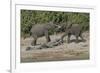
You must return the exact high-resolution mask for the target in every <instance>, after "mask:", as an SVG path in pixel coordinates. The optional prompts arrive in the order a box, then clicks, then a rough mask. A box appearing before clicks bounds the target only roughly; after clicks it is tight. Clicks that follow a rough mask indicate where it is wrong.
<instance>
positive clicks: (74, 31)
mask: <svg viewBox="0 0 100 73" xmlns="http://www.w3.org/2000/svg"><path fill="white" fill-rule="evenodd" d="M72 25H73V26H72ZM72 25H71V26H70V27H68V28H67V29H66V31H65V33H64V34H63V35H62V37H61V40H62V42H63V38H64V37H65V36H67V35H68V40H67V42H68V43H70V37H71V35H74V36H75V37H76V43H78V37H80V38H81V39H82V41H84V38H83V37H82V32H83V27H82V26H79V25H78V24H72Z"/></svg>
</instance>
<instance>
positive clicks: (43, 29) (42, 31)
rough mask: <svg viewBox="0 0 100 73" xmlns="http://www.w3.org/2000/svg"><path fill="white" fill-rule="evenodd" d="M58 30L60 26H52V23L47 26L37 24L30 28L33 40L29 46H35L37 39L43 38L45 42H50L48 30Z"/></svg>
mask: <svg viewBox="0 0 100 73" xmlns="http://www.w3.org/2000/svg"><path fill="white" fill-rule="evenodd" d="M55 28H60V26H58V25H56V24H53V23H52V22H50V23H48V24H37V25H34V26H33V27H32V28H31V36H32V37H33V38H34V40H33V41H32V43H31V45H36V42H37V39H38V38H39V37H42V36H45V37H46V40H47V42H50V41H51V39H50V36H49V30H51V29H55Z"/></svg>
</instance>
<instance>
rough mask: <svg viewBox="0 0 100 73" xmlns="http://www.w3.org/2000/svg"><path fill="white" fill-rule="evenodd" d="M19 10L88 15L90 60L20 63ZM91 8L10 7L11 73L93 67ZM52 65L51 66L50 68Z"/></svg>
mask: <svg viewBox="0 0 100 73" xmlns="http://www.w3.org/2000/svg"><path fill="white" fill-rule="evenodd" d="M20 9H29V10H45V11H46V10H47V11H64V12H89V13H90V39H91V40H90V60H77V61H57V62H55V61H54V62H39V63H34V62H33V63H22V64H21V63H20V33H19V32H20ZM94 11H95V10H94V8H93V7H89V8H88V7H87V6H86V7H80V6H78V7H77V6H71V5H69V6H59V5H57V6H53V5H50V6H46V5H31V4H28V5H27V4H14V6H13V7H12V22H11V24H12V26H11V28H12V35H11V36H12V38H11V40H12V45H11V48H12V49H11V53H12V54H11V72H16V73H18V72H19V71H22V72H25V71H33V69H34V71H39V70H40V71H43V70H51V69H58V70H59V69H66V68H80V67H89V66H94V65H95V48H94V47H95V39H94V38H95V19H94V18H95V16H94V15H95V14H94V13H95V12H94ZM52 65H53V66H52Z"/></svg>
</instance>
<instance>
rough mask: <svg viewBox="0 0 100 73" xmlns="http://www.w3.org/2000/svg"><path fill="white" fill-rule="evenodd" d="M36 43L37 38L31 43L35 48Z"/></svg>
mask: <svg viewBox="0 0 100 73" xmlns="http://www.w3.org/2000/svg"><path fill="white" fill-rule="evenodd" d="M36 42H37V38H36V37H35V38H34V40H33V41H32V43H31V45H32V46H35V45H36Z"/></svg>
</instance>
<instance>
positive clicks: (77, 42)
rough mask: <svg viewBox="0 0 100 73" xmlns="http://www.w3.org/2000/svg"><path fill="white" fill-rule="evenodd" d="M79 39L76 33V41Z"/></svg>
mask: <svg viewBox="0 0 100 73" xmlns="http://www.w3.org/2000/svg"><path fill="white" fill-rule="evenodd" d="M78 42H79V41H78V35H76V43H78Z"/></svg>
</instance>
